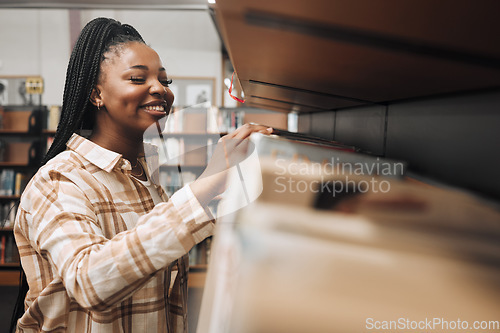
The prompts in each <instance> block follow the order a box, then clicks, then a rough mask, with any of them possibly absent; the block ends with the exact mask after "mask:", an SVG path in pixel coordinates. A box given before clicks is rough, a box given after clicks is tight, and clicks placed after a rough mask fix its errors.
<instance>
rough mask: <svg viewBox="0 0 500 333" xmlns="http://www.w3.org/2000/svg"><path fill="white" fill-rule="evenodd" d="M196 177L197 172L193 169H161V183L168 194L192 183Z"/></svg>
mask: <svg viewBox="0 0 500 333" xmlns="http://www.w3.org/2000/svg"><path fill="white" fill-rule="evenodd" d="M196 178H197V174H196V173H194V172H192V171H182V169H181V171H179V170H178V169H171V170H160V184H161V185H162V186H163V188H164V189H165V192H166V193H167V195H168V196H171V195H172V194H174V192H175V191H177V190H178V189H180V188H181V187H182V186H184V185H187V184H189V183H192V182H193V181H195V179H196Z"/></svg>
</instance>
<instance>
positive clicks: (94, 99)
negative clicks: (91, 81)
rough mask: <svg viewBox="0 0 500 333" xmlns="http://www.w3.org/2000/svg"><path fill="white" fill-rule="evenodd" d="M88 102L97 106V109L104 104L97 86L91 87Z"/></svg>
mask: <svg viewBox="0 0 500 333" xmlns="http://www.w3.org/2000/svg"><path fill="white" fill-rule="evenodd" d="M90 102H91V103H92V104H94V105H95V106H97V108H98V109H100V108H101V106H102V105H104V103H103V101H102V98H101V91H100V90H99V88H97V87H94V88H93V89H92V92H91V93H90Z"/></svg>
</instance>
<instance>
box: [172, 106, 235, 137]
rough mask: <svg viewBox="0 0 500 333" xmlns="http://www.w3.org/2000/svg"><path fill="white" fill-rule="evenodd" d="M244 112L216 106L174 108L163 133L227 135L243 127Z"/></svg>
mask: <svg viewBox="0 0 500 333" xmlns="http://www.w3.org/2000/svg"><path fill="white" fill-rule="evenodd" d="M244 117H245V112H244V111H240V110H234V109H221V108H218V107H216V106H209V107H205V106H198V107H188V108H179V107H174V108H172V111H171V113H170V115H169V116H168V117H167V118H166V123H165V124H164V129H163V132H164V133H227V132H231V131H234V130H235V129H236V128H238V127H240V126H241V125H243V122H244Z"/></svg>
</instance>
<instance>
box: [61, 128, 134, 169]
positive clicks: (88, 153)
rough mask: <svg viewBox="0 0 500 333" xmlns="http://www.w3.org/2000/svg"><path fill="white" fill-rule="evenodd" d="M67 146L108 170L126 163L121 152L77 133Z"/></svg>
mask: <svg viewBox="0 0 500 333" xmlns="http://www.w3.org/2000/svg"><path fill="white" fill-rule="evenodd" d="M66 146H68V148H69V149H71V150H73V151H74V152H76V153H78V154H79V155H81V156H82V157H84V158H85V159H86V160H88V161H89V162H90V163H92V164H94V165H95V166H97V167H98V168H100V169H103V170H104V171H106V172H111V171H112V170H113V169H114V168H115V167H116V166H117V165H118V163H121V165H120V167H123V166H124V164H125V163H124V161H125V159H122V155H121V154H118V153H116V152H114V151H111V150H109V149H106V148H103V147H101V146H99V145H97V144H95V143H94V142H92V141H90V140H88V139H86V138H84V137H82V136H80V135H78V134H76V133H74V134H73V135H72V136H71V138H70V139H69V140H68V143H67V144H66ZM126 164H130V163H126Z"/></svg>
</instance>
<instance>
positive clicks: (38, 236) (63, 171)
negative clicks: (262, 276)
mask: <svg viewBox="0 0 500 333" xmlns="http://www.w3.org/2000/svg"><path fill="white" fill-rule="evenodd" d="M170 83H171V80H169V78H168V76H167V72H166V70H165V68H164V67H163V65H162V63H161V60H160V58H159V57H158V55H157V53H156V52H155V51H154V50H153V49H151V48H150V47H149V46H147V45H146V44H145V43H144V41H143V39H142V37H141V36H140V35H139V33H138V32H137V31H136V30H135V29H134V28H133V27H131V26H129V25H126V24H123V25H122V24H120V23H119V22H117V21H115V20H113V19H107V18H98V19H95V20H93V21H91V22H89V23H88V24H87V25H86V26H85V28H84V29H83V30H82V32H81V34H80V37H79V39H78V41H77V43H76V45H75V47H74V49H73V53H72V55H71V58H70V62H69V65H68V71H67V76H66V85H65V89H64V97H63V106H62V114H61V120H60V123H59V126H58V128H57V133H56V135H55V138H54V143H53V144H52V146H51V148H50V150H49V151H48V153H47V156H46V157H45V159H44V161H43V164H44V165H43V166H42V167H41V168H40V169H39V171H38V172H37V173H36V174H35V176H34V177H33V178H32V180H31V181H30V183H29V184H28V186H27V187H26V189H25V191H24V193H23V195H22V198H21V202H20V205H19V210H18V214H17V217H16V222H15V230H14V233H15V237H16V242H17V245H18V248H19V252H20V255H21V263H22V266H23V269H24V272H25V274H26V280H27V284H28V286H29V290H28V291H27V294H26V296H25V299H24V309H22V310H23V311H21V317H20V319H19V320H18V321H17V331H18V332H56V331H57V332H62V331H64V332H187V323H186V318H187V316H186V315H187V313H186V306H187V280H186V278H187V269H188V261H187V253H188V251H189V250H190V249H191V248H192V247H193V246H194V245H195V244H196V243H198V242H201V241H202V240H203V239H204V238H206V237H207V236H209V235H211V234H212V231H213V220H212V218H211V216H210V215H209V213H207V211H206V209H205V205H206V204H207V203H208V202H210V200H212V199H213V197H214V196H216V195H218V194H220V191H221V190H222V188H223V184H224V176H223V174H222V173H220V171H223V170H224V169H225V168H227V167H228V166H229V165H230V163H229V161H230V160H231V157H232V156H233V155H235V154H236V152H237V150H238V147H241V146H243V145H241V144H240V143H241V142H244V141H245V140H244V139H246V138H247V137H248V136H249V135H250V134H251V133H253V132H262V133H269V131H270V129H267V128H265V127H263V126H256V125H245V126H243V127H242V128H240V129H238V130H236V131H235V132H233V133H231V134H229V135H227V136H226V137H224V138H222V140H221V142H220V143H219V144H218V146H220V145H223V149H218V150H219V151H223V152H224V153H223V154H221V155H220V156H221V157H219V158H215V157H214V158H212V161H211V162H210V163H209V165H208V167H207V169H206V170H205V172H204V173H203V175H202V177H200V178H199V179H198V180H197V181H195V182H194V183H192V184H191V185H189V186H185V187H184V188H182V189H181V190H179V191H178V192H177V193H175V194H174V195H173V196H172V197H171V198H170V199H168V198H167V197H166V195H165V193H164V192H163V190H162V188H161V186H159V185H158V184H157V182H156V180H155V177H153V176H152V173H153V172H154V171H155V170H156V167H155V166H154V165H151V163H146V158H145V156H146V157H149V156H154V154H155V151H154V147H150V146H146V145H145V144H144V143H143V134H144V132H145V130H146V129H147V128H148V127H150V126H152V125H153V126H154V125H155V123H157V122H158V121H159V120H160V119H162V118H164V117H166V116H167V114H168V112H169V110H170V107H171V105H172V103H173V100H174V96H173V94H172V92H171V90H170V89H169V87H168V86H169V84H170ZM82 129H90V130H91V132H90V135H89V136H88V137H87V138H85V137H83V136H81V135H79V134H77V133H80V131H81V130H82ZM230 139H236V140H230ZM230 141H231V142H236V143H233V144H229V142H230ZM214 156H215V155H214ZM153 160H154V159H153Z"/></svg>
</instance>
